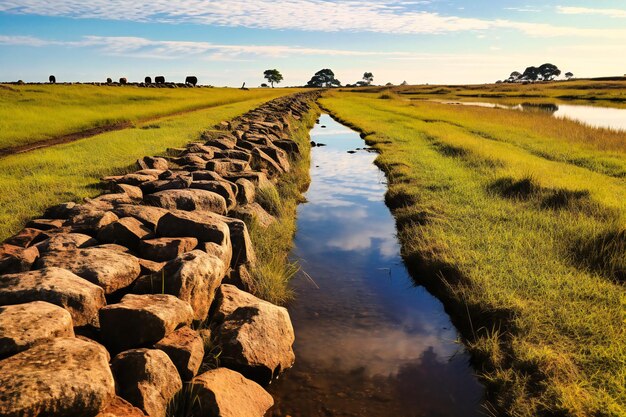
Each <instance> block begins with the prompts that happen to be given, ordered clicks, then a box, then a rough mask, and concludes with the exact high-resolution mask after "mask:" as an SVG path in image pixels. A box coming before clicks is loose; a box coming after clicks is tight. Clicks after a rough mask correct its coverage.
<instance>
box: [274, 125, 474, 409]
mask: <svg viewBox="0 0 626 417" xmlns="http://www.w3.org/2000/svg"><path fill="white" fill-rule="evenodd" d="M324 126H325V127H324ZM311 138H312V140H313V141H315V142H317V143H322V144H325V145H326V146H320V147H314V148H313V149H312V163H311V178H312V182H311V186H310V188H309V190H308V192H307V194H306V198H307V203H305V204H302V205H300V207H299V210H298V231H297V234H296V237H295V249H294V250H293V253H292V256H293V259H294V260H297V261H298V262H299V263H300V265H301V267H302V271H301V273H300V274H299V275H298V276H297V277H296V278H294V280H293V281H292V282H293V288H294V290H295V291H296V297H295V300H294V301H293V302H292V303H291V304H290V305H289V306H288V309H289V313H290V315H291V319H292V321H293V325H294V329H295V332H296V343H295V345H294V349H295V352H296V364H295V366H294V367H293V368H292V369H290V370H289V371H287V372H286V373H285V374H283V376H281V378H280V379H279V380H278V381H276V382H274V383H273V384H272V385H271V386H270V387H269V391H270V392H271V393H272V395H273V396H274V399H275V402H276V405H275V406H274V408H273V409H272V410H271V411H270V413H269V415H271V416H287V415H289V416H292V417H298V416H377V417H381V416H395V417H400V416H411V417H415V416H420V417H435V416H437V417H438V416H448V417H452V416H463V417H473V416H479V415H483V414H482V413H481V402H482V399H483V391H484V390H483V387H482V386H481V384H480V383H479V382H478V381H477V379H476V377H475V376H474V375H473V371H472V368H471V367H470V365H469V356H468V355H467V353H466V352H465V350H464V348H463V346H462V345H461V344H459V342H458V341H457V339H458V334H457V331H456V330H455V329H454V327H453V325H452V323H451V322H450V319H449V317H448V316H447V314H446V312H445V311H444V308H443V306H442V304H441V302H439V301H438V300H437V299H436V298H435V297H433V296H432V295H430V294H429V293H428V292H427V291H426V290H425V289H424V288H423V287H420V286H416V285H415V284H414V282H413V280H412V279H411V278H410V276H409V274H408V272H407V270H406V268H405V266H404V264H403V262H402V258H401V257H400V246H399V243H398V240H397V238H396V229H395V222H394V219H393V217H392V215H391V213H390V212H389V210H388V208H387V207H386V206H385V203H384V193H385V190H386V184H385V177H384V175H383V173H382V172H381V171H380V170H379V169H378V168H377V167H376V166H375V165H374V164H373V161H374V159H375V158H376V154H375V153H372V152H369V151H368V150H365V149H363V148H364V147H365V144H364V141H363V140H362V139H361V138H360V137H359V135H358V133H356V132H354V131H352V130H350V129H348V128H346V127H344V126H342V125H340V124H339V123H337V122H335V121H334V120H333V119H331V118H330V117H329V116H328V115H322V116H321V117H320V123H319V124H318V125H316V126H315V128H314V129H313V130H312V132H311ZM357 148H360V150H358V151H356V152H355V153H348V151H355V150H356V149H357Z"/></svg>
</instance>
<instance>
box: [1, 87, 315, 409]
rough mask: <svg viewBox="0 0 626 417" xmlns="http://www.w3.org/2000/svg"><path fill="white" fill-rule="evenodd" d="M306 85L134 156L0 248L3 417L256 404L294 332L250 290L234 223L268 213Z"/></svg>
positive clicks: (287, 358) (249, 262) (248, 263)
mask: <svg viewBox="0 0 626 417" xmlns="http://www.w3.org/2000/svg"><path fill="white" fill-rule="evenodd" d="M317 94H318V93H316V92H309V93H301V94H296V95H292V96H289V97H283V98H279V99H276V100H273V101H271V102H268V103H266V104H265V105H263V106H261V107H259V108H257V109H255V110H253V111H251V112H249V113H247V114H246V115H244V116H241V117H240V118H238V119H235V120H233V121H232V122H222V123H221V124H220V126H218V127H216V129H215V130H212V131H207V132H205V133H204V134H203V136H202V142H199V143H191V144H189V145H188V146H187V147H186V148H181V149H177V150H175V153H173V154H176V155H177V156H176V157H167V158H161V157H145V158H143V159H141V160H139V161H138V164H139V167H140V168H141V169H140V170H138V171H136V172H134V173H131V174H127V175H123V176H115V177H108V178H105V179H104V180H105V181H106V182H107V183H109V184H110V188H111V192H110V193H107V194H103V195H101V196H100V197H97V198H94V199H91V200H87V201H86V202H85V203H84V204H75V203H65V204H61V205H58V206H54V207H50V208H49V209H48V210H47V211H46V212H45V214H44V216H43V218H40V219H35V220H32V221H30V222H29V223H28V224H27V225H26V228H25V229H24V230H22V231H21V232H20V233H18V234H17V235H15V236H13V237H11V238H9V239H7V240H6V241H5V242H4V243H3V244H1V246H0V416H38V415H45V416H99V417H104V416H106V417H115V416H144V415H148V416H154V417H163V416H165V415H166V413H167V407H168V404H170V406H171V403H172V402H176V401H172V400H173V399H175V397H176V396H177V395H178V396H181V391H183V394H182V396H181V397H180V398H178V400H177V401H182V400H181V398H184V392H188V393H189V394H188V396H191V397H193V399H192V401H191V403H192V410H191V414H186V415H194V416H251V417H252V416H262V415H263V414H265V412H266V411H267V410H268V409H269V408H270V407H271V406H272V404H273V400H272V397H271V396H270V395H269V394H268V393H267V392H266V391H265V389H264V388H262V386H263V385H266V384H268V383H270V381H271V380H272V379H273V378H275V377H276V376H277V375H278V374H279V373H281V372H282V371H284V370H285V369H287V368H290V367H291V366H292V364H293V362H294V354H293V350H292V344H293V341H294V334H293V328H292V325H291V321H290V319H289V315H288V313H287V310H286V309H285V308H283V307H278V306H275V305H273V304H270V303H268V302H266V301H263V300H261V299H259V298H257V297H255V296H253V295H252V294H250V292H252V291H253V290H254V288H253V286H254V282H253V280H252V279H251V277H250V274H249V271H250V268H253V267H254V265H255V262H256V257H255V254H254V249H253V247H252V244H251V242H250V237H249V235H248V230H247V227H246V223H245V222H244V220H249V219H250V218H256V219H257V220H258V221H259V222H260V223H261V224H265V225H267V224H269V223H271V222H272V221H274V220H275V219H274V218H273V217H272V216H271V215H270V214H268V213H267V212H266V211H265V210H264V209H263V208H262V207H261V206H260V205H259V204H257V203H255V193H256V191H257V190H258V189H259V188H260V187H266V186H268V185H271V184H272V183H275V182H276V180H277V178H278V177H279V176H280V175H281V174H283V173H284V172H287V171H289V170H290V160H293V159H294V158H298V156H299V154H300V149H299V147H298V145H297V144H296V143H295V142H294V141H292V140H291V139H290V138H289V132H290V126H289V123H290V121H291V120H294V119H295V120H298V119H300V118H301V117H302V116H303V115H304V114H305V113H307V112H308V111H309V110H310V103H311V101H312V100H314V99H315V98H316V97H317ZM208 345H210V346H214V347H216V349H218V351H219V352H221V355H220V361H219V366H220V367H218V368H214V369H211V370H206V369H205V368H207V366H206V365H205V366H203V363H205V359H206V358H205V354H207V355H208V356H210V355H211V353H210V352H205V346H208ZM200 369H202V370H203V371H205V370H206V371H205V372H199V371H200ZM183 387H184V388H183Z"/></svg>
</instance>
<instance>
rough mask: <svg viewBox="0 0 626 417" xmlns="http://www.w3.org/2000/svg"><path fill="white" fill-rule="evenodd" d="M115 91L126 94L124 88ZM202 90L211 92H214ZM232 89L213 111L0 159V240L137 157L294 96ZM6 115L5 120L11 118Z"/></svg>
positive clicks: (90, 192)
mask: <svg viewBox="0 0 626 417" xmlns="http://www.w3.org/2000/svg"><path fill="white" fill-rule="evenodd" d="M59 87H65V86H59ZM103 88H105V89H106V87H103ZM116 91H123V88H120V89H117V90H116ZM150 91H151V92H154V91H156V92H159V91H163V92H165V91H166V90H150ZM198 91H200V90H198ZM201 91H202V92H205V93H207V94H212V93H213V90H212V89H210V90H209V89H202V90H201ZM228 91H230V92H232V93H233V94H234V97H235V98H237V99H236V100H231V101H233V102H232V103H226V104H217V105H215V106H214V107H211V108H209V109H203V110H198V111H194V112H190V113H185V114H181V115H175V116H170V117H165V118H161V119H158V120H152V121H150V122H145V123H137V124H136V126H135V127H134V128H130V129H124V130H120V131H115V132H109V133H103V134H100V135H96V136H93V137H90V138H85V139H81V140H78V141H76V142H72V143H68V144H64V145H57V146H53V147H49V148H45V149H39V150H34V151H31V152H27V153H23V154H18V155H12V156H8V157H4V158H0V241H1V240H4V239H6V238H7V237H9V236H10V235H12V234H13V233H15V232H17V231H18V230H19V229H20V228H21V227H23V225H24V223H25V222H26V221H27V220H28V219H30V218H32V217H36V216H39V215H41V213H43V211H44V209H45V208H46V207H48V206H50V205H53V204H57V203H60V202H64V201H80V200H81V199H83V198H85V197H94V196H96V195H98V194H100V193H101V192H102V190H101V189H99V188H98V184H99V183H100V178H101V177H103V176H106V175H113V174H117V173H122V172H125V171H127V170H129V169H131V168H134V167H133V164H134V161H135V160H136V159H137V158H139V157H142V156H145V155H156V154H162V153H164V152H165V150H166V149H167V148H168V147H177V146H182V145H184V144H186V143H189V142H191V141H193V140H195V139H197V138H198V137H199V134H200V133H201V132H202V131H203V130H206V129H208V128H210V127H211V126H213V125H215V124H216V123H219V122H220V121H222V120H228V119H231V118H233V117H236V116H238V115H240V114H243V113H245V112H246V111H248V110H250V109H253V108H255V107H257V106H259V105H260V104H262V103H263V102H265V101H268V100H270V99H272V98H274V97H277V96H280V95H284V94H289V93H290V92H291V91H289V90H283V89H280V90H279V89H274V90H269V89H267V90H259V91H252V90H251V91H244V92H243V93H251V95H250V96H249V97H248V98H247V99H245V100H243V101H238V100H239V99H240V98H241V97H240V96H239V94H240V92H239V91H238V90H228ZM223 93H225V91H224V92H223ZM224 100H226V99H225V98H224ZM2 114H3V120H4V119H5V116H8V115H7V114H6V113H2ZM142 127H150V128H147V129H142ZM23 129H24V130H27V129H28V127H27V126H24V127H23Z"/></svg>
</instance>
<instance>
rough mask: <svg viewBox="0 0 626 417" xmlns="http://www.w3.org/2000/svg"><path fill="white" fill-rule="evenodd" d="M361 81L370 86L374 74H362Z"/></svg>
mask: <svg viewBox="0 0 626 417" xmlns="http://www.w3.org/2000/svg"><path fill="white" fill-rule="evenodd" d="M363 81H365V82H366V83H367V85H370V84H371V83H372V82H374V74H372V73H371V72H366V73H364V74H363Z"/></svg>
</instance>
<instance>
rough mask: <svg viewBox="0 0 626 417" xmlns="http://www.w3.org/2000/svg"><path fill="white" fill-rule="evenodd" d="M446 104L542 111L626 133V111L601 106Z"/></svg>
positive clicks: (459, 102)
mask: <svg viewBox="0 0 626 417" xmlns="http://www.w3.org/2000/svg"><path fill="white" fill-rule="evenodd" d="M443 103H445V104H457V105H463V106H478V107H490V108H498V109H508V110H521V111H541V112H544V113H548V114H551V115H552V116H554V117H557V118H560V119H570V120H576V121H579V122H581V123H584V124H586V125H588V126H591V127H603V128H608V129H613V130H618V131H626V109H615V108H610V107H600V106H585V105H579V104H553V103H549V104H548V103H545V104H528V103H523V104H518V105H516V106H508V105H504V104H498V103H488V102H469V101H463V102H461V101H453V102H452V101H444V102H443Z"/></svg>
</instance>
